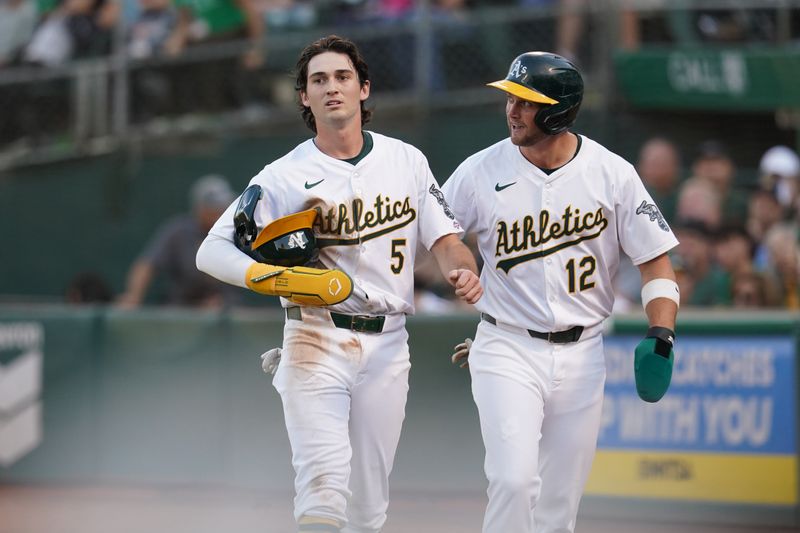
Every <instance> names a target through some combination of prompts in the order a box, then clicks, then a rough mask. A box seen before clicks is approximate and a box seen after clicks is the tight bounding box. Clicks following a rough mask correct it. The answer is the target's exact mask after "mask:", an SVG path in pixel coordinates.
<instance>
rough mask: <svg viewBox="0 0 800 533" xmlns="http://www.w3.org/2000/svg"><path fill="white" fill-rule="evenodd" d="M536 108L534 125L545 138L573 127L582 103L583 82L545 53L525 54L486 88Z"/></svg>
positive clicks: (568, 66) (575, 72)
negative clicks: (537, 107)
mask: <svg viewBox="0 0 800 533" xmlns="http://www.w3.org/2000/svg"><path fill="white" fill-rule="evenodd" d="M488 85H489V86H490V87H496V88H498V89H500V90H501V91H505V92H507V93H509V94H513V95H514V96H516V97H518V98H521V99H523V100H528V101H530V102H536V103H539V104H545V105H544V106H542V108H541V109H540V110H539V112H538V113H536V118H535V119H534V122H535V123H536V126H538V127H539V129H540V130H542V131H543V132H544V133H546V134H547V135H556V134H557V133H561V132H562V131H564V130H566V129H567V128H569V127H571V126H572V125H573V124H574V123H575V118H576V117H577V116H578V109H580V107H581V100H583V78H581V73H580V72H578V69H577V68H576V67H575V65H573V64H572V63H571V62H570V61H568V60H566V59H564V58H563V57H561V56H559V55H556V54H551V53H549V52H528V53H525V54H522V55H521V56H518V57H517V58H516V59H514V61H512V62H511V68H509V69H508V75H507V76H506V78H505V79H504V80H500V81H495V82H492V83H489V84H488Z"/></svg>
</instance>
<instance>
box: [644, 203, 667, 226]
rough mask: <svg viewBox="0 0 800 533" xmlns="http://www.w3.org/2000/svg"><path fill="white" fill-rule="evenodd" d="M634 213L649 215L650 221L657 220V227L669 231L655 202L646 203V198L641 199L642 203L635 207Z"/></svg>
mask: <svg viewBox="0 0 800 533" xmlns="http://www.w3.org/2000/svg"><path fill="white" fill-rule="evenodd" d="M636 214H637V215H647V216H649V217H650V222H657V223H658V227H659V228H661V229H662V230H664V231H669V225H668V224H667V221H666V220H664V215H662V214H661V211H659V210H658V207H656V204H648V203H647V200H642V203H641V204H639V207H637V208H636Z"/></svg>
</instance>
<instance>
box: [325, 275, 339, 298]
mask: <svg viewBox="0 0 800 533" xmlns="http://www.w3.org/2000/svg"><path fill="white" fill-rule="evenodd" d="M340 292H342V282H341V281H339V280H338V279H336V278H333V279H331V280H330V282H328V293H330V295H331V296H336V295H337V294H339V293H340Z"/></svg>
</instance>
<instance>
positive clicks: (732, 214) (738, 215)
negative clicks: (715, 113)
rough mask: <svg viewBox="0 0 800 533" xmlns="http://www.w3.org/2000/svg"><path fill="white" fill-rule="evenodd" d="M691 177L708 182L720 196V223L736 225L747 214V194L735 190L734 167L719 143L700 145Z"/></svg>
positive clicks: (711, 142)
mask: <svg viewBox="0 0 800 533" xmlns="http://www.w3.org/2000/svg"><path fill="white" fill-rule="evenodd" d="M692 175H693V176H695V177H698V178H703V179H707V180H709V181H710V182H711V183H712V184H713V185H714V187H715V188H716V189H717V192H718V193H719V195H720V200H721V202H722V221H723V222H725V223H736V222H737V221H740V220H742V219H743V218H744V217H745V215H746V214H747V194H745V193H744V192H743V191H741V190H739V189H738V188H736V186H735V184H734V179H735V177H736V166H735V165H734V163H733V160H732V159H731V157H730V155H729V154H728V150H727V148H726V147H725V146H724V145H723V144H722V143H721V142H719V141H714V140H710V141H705V142H703V143H702V144H701V145H700V149H699V152H698V155H697V157H696V158H695V160H694V162H693V163H692Z"/></svg>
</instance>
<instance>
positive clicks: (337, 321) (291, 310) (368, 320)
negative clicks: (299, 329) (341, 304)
mask: <svg viewBox="0 0 800 533" xmlns="http://www.w3.org/2000/svg"><path fill="white" fill-rule="evenodd" d="M286 318H288V319H291V320H303V312H302V311H301V310H300V307H287V308H286ZM331 320H332V321H333V325H334V326H336V327H337V328H342V329H349V330H352V331H357V332H359V333H380V332H381V331H383V324H384V322H385V321H386V317H385V316H367V315H343V314H341V313H334V312H332V311H331Z"/></svg>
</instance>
